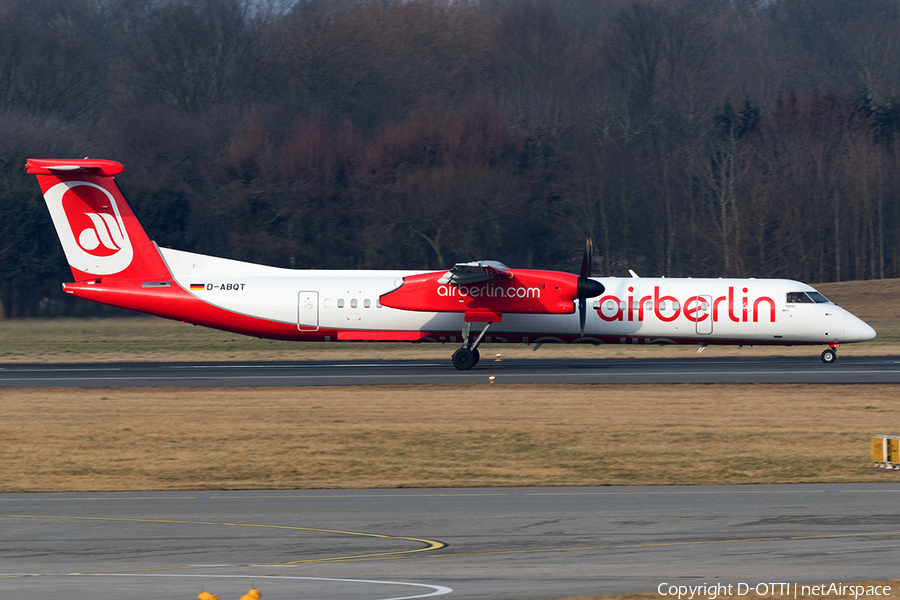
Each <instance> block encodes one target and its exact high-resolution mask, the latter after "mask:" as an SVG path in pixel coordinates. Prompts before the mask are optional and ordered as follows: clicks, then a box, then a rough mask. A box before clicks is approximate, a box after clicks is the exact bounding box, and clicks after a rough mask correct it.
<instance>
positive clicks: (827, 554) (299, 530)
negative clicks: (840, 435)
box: [0, 483, 900, 600]
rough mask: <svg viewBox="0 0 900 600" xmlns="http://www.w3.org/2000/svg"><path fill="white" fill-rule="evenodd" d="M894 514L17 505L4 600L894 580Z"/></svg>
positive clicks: (375, 504)
mask: <svg viewBox="0 0 900 600" xmlns="http://www.w3.org/2000/svg"><path fill="white" fill-rule="evenodd" d="M898 500H900V484H898V483H891V484H845V485H791V486H788V485H765V486H763V485H759V486H697V487H631V488H629V487H622V488H488V489H433V490H342V491H335V490H318V491H278V492H273V491H258V492H193V493H181V492H178V493H166V492H159V493H130V494H125V493H114V494H110V493H104V494H20V495H16V494H4V495H0V597H3V598H42V599H44V600H55V599H59V600H62V599H65V600H106V599H109V600H112V599H114V598H115V599H119V598H137V597H140V598H171V599H175V598H179V599H184V598H196V596H197V594H198V593H199V592H200V591H202V590H205V591H208V592H212V593H216V594H218V595H219V597H220V598H221V599H222V600H226V599H228V598H233V599H235V600H237V598H239V597H240V595H241V594H243V593H245V592H246V591H247V590H248V589H249V588H250V587H251V586H255V587H258V588H259V589H260V590H261V591H262V597H263V598H265V600H278V599H287V598H291V599H294V598H321V599H332V598H334V599H341V600H376V599H378V600H381V599H389V598H390V599H400V598H425V597H448V598H451V597H452V598H492V599H498V600H500V599H509V600H512V599H517V600H522V599H537V598H561V597H567V596H577V595H588V594H590V595H595V594H615V593H626V592H638V591H643V592H654V591H656V590H657V589H658V587H659V586H660V584H666V585H702V584H710V585H715V584H717V583H718V584H722V585H729V584H730V585H735V586H736V585H737V584H739V583H743V584H747V585H749V586H751V587H753V586H756V585H757V584H767V583H773V582H781V583H789V584H817V585H818V584H822V583H826V584H828V583H850V582H853V581H861V580H865V579H876V580H878V579H890V578H896V577H897V565H898V564H900V502H898ZM746 597H747V598H754V597H755V594H754V593H753V592H751V593H750V594H749V595H747V596H746Z"/></svg>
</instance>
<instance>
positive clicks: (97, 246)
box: [69, 212, 125, 256]
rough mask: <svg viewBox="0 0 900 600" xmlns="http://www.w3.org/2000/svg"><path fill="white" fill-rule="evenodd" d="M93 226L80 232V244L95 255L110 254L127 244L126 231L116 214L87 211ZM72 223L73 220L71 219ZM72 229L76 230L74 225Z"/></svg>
mask: <svg viewBox="0 0 900 600" xmlns="http://www.w3.org/2000/svg"><path fill="white" fill-rule="evenodd" d="M84 215H85V216H86V217H87V218H89V219H90V220H91V226H89V227H87V228H86V229H82V230H81V233H80V234H78V245H79V246H81V247H82V248H83V249H84V250H86V251H87V252H88V253H89V254H91V255H93V256H110V255H112V254H115V253H116V252H118V251H119V250H121V249H122V246H124V245H125V231H124V230H123V229H122V228H120V227H119V224H118V222H116V217H115V215H111V214H109V213H92V212H86V213H84ZM69 224H70V225H71V224H72V220H71V219H70V220H69ZM72 230H73V231H74V230H75V227H74V226H73V228H72Z"/></svg>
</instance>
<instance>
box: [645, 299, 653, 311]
mask: <svg viewBox="0 0 900 600" xmlns="http://www.w3.org/2000/svg"><path fill="white" fill-rule="evenodd" d="M644 310H646V311H648V312H649V311H651V310H653V303H652V302H650V301H649V300H648V301H647V302H646V303H645V304H644Z"/></svg>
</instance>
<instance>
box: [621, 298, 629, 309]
mask: <svg viewBox="0 0 900 600" xmlns="http://www.w3.org/2000/svg"><path fill="white" fill-rule="evenodd" d="M619 308H621V309H622V310H628V303H627V302H625V301H624V300H622V301H621V302H619Z"/></svg>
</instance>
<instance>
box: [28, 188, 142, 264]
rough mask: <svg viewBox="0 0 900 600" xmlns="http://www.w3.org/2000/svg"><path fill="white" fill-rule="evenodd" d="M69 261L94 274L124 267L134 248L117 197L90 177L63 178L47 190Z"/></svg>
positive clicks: (129, 261) (47, 198) (130, 258)
mask: <svg viewBox="0 0 900 600" xmlns="http://www.w3.org/2000/svg"><path fill="white" fill-rule="evenodd" d="M44 199H45V200H46V201H47V207H48V208H49V209H50V214H51V216H52V217H53V224H54V226H55V227H56V231H57V233H59V238H60V241H61V242H62V245H63V250H65V252H66V258H67V259H68V261H69V264H70V265H71V266H72V267H74V268H76V269H78V270H80V271H83V272H85V273H90V274H92V275H112V274H114V273H119V272H120V271H123V270H125V269H126V268H127V267H128V265H130V264H131V260H132V258H134V249H133V248H132V246H131V240H129V239H128V232H127V231H126V230H125V223H124V222H123V221H122V215H121V214H120V213H119V206H118V204H117V203H116V200H115V198H113V196H112V194H110V193H109V192H108V191H107V190H105V189H104V188H103V187H101V186H99V185H97V184H95V183H89V182H87V181H64V182H61V183H58V184H56V185H54V186H53V187H51V188H50V189H49V190H47V191H46V192H45V193H44Z"/></svg>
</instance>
